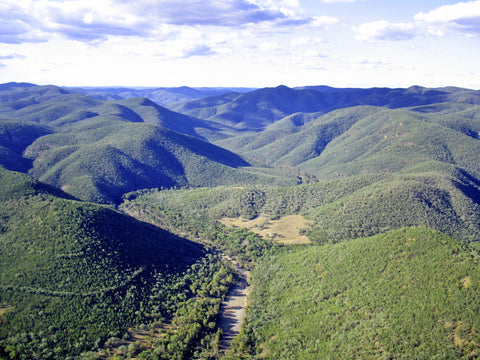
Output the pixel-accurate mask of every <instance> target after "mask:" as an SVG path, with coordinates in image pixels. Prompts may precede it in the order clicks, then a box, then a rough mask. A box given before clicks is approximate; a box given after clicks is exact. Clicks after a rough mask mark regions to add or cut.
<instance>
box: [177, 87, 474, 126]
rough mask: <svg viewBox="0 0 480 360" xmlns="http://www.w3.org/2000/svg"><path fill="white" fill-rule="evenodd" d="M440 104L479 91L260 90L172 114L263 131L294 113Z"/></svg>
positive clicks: (469, 100) (198, 102) (180, 106)
mask: <svg viewBox="0 0 480 360" xmlns="http://www.w3.org/2000/svg"><path fill="white" fill-rule="evenodd" d="M443 102H461V103H468V104H480V91H475V90H469V89H462V88H454V87H447V88H439V89H428V88H423V87H420V86H413V87H410V88H408V89H390V88H370V89H354V88H353V89H336V88H330V87H307V88H297V89H292V88H288V87H286V86H278V87H275V88H263V89H258V90H254V91H250V92H248V93H244V94H239V93H237V94H235V93H231V94H226V95H220V96H216V97H209V98H202V99H199V100H192V101H188V102H186V103H182V104H177V105H175V106H174V107H173V109H174V110H175V111H178V112H181V113H184V114H187V115H190V116H194V117H197V118H200V119H208V120H212V121H215V122H218V123H222V124H226V125H230V126H235V127H236V128H239V129H248V130H256V131H260V130H264V129H265V128H266V127H267V126H268V125H270V124H272V123H274V122H276V121H278V120H280V119H282V118H284V117H286V116H288V115H292V114H294V113H298V112H301V113H314V112H316V113H322V114H325V113H327V112H330V111H332V110H336V109H341V108H347V107H352V106H359V105H372V106H382V107H387V108H392V109H395V108H404V107H412V106H420V105H428V104H435V103H443Z"/></svg>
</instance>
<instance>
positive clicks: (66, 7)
mask: <svg viewBox="0 0 480 360" xmlns="http://www.w3.org/2000/svg"><path fill="white" fill-rule="evenodd" d="M299 6H300V5H299V3H298V0H281V1H272V0H201V1H200V0H184V1H182V2H178V0H3V1H2V3H1V4H0V42H3V43H14V44H16V43H21V42H31V41H39V40H44V41H46V40H48V39H49V38H50V37H51V36H53V35H60V36H64V37H67V38H70V39H74V40H78V41H82V42H93V41H98V40H105V39H107V38H108V37H112V36H142V37H144V36H158V34H159V32H160V33H161V31H159V28H160V27H161V26H163V25H165V24H168V25H172V26H213V27H242V26H249V25H253V24H265V23H268V24H271V26H273V27H295V26H302V25H305V24H309V23H312V24H315V23H318V22H319V21H320V22H321V21H323V22H325V21H327V20H328V19H326V18H325V19H323V18H320V19H317V18H313V17H309V16H302V15H301V14H300V13H299V11H297V10H298V9H299ZM329 21H330V22H332V20H331V19H330V20H329Z"/></svg>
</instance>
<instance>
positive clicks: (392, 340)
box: [232, 228, 480, 359]
mask: <svg viewBox="0 0 480 360" xmlns="http://www.w3.org/2000/svg"><path fill="white" fill-rule="evenodd" d="M479 269H480V268H479V255H478V254H477V253H476V252H472V251H471V250H470V249H468V248H467V247H466V246H465V245H464V244H462V243H460V242H458V241H456V240H454V239H451V238H448V237H446V236H444V235H442V234H440V233H437V232H434V231H431V230H428V229H424V228H409V229H400V230H397V231H393V232H390V233H387V234H383V235H380V236H376V237H372V238H366V239H357V240H353V241H351V242H348V243H343V244H337V245H328V246H323V247H308V248H303V249H298V250H294V251H288V252H285V253H283V254H277V255H273V256H271V257H269V258H267V259H264V261H263V262H262V263H260V264H259V265H258V266H257V267H256V268H255V270H254V272H253V274H252V288H253V291H252V295H251V297H250V301H249V303H250V305H249V308H248V312H247V323H246V327H245V330H244V334H243V337H242V339H240V341H238V342H237V348H238V349H239V350H240V353H243V352H247V351H250V354H252V353H253V354H255V356H254V358H261V359H292V358H296V359H328V358H332V359H337V358H342V359H358V358H373V359H377V358H378V359H380V358H392V359H432V358H437V359H468V358H475V357H478V355H479V353H480V348H479V345H478V344H479V341H480V332H479V331H478V329H479V325H480V323H479V321H480V313H479V308H478V306H477V304H478V301H479V292H478V290H479V284H480V282H479V280H480V272H479ZM250 356H251V355H250ZM239 357H240V355H239V354H237V356H233V357H232V358H239Z"/></svg>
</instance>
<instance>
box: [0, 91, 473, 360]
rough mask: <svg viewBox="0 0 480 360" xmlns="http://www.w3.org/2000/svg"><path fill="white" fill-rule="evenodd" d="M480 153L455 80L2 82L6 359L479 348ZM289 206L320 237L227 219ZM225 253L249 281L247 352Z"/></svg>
mask: <svg viewBox="0 0 480 360" xmlns="http://www.w3.org/2000/svg"><path fill="white" fill-rule="evenodd" d="M479 141H480V91H477V90H470V89H462V88H456V87H445V88H435V89H429V88H423V87H419V86H412V87H410V88H407V89H390V88H371V89H354V88H346V89H339V88H332V87H328V86H309V87H299V88H288V87H286V86H279V87H275V88H263V89H244V88H188V87H182V88H61V87H57V86H53V85H45V86H38V85H34V84H29V83H7V84H0V269H1V271H0V359H3V358H5V359H24V358H39V359H40V358H41V359H44V358H45V359H62V358H67V357H71V358H81V359H90V358H93V359H103V358H109V356H110V357H112V356H114V355H115V356H123V357H124V358H135V357H138V358H145V359H173V358H178V359H188V358H199V359H200V358H201V359H218V358H220V357H221V356H223V357H224V358H225V359H229V358H232V359H233V358H239V357H248V356H250V357H251V358H272V359H284V358H285V359H286V358H302V357H304V358H318V357H319V356H322V357H323V356H325V357H328V356H332V357H338V355H339V354H340V353H342V354H345V356H346V358H355V351H359V353H361V354H363V355H365V356H366V357H374V358H375V357H382V356H387V355H388V356H389V357H390V358H402V357H403V358H425V359H426V358H429V356H430V357H431V356H432V354H433V355H435V356H437V357H438V358H449V357H450V358H452V357H457V358H472V357H475V356H476V354H477V355H478V354H480V348H479V347H478V345H477V344H479V343H480V333H478V331H477V330H476V327H477V325H478V324H477V320H476V319H480V312H479V311H478V307H474V306H473V305H472V304H474V303H476V302H478V300H479V299H478V295H477V293H475V289H477V286H478V281H479V279H478V276H477V275H478V274H477V272H478V271H476V270H474V269H476V268H477V267H478V259H479V258H480V255H479V253H478V251H479V249H480V245H479V244H480V243H479V242H478V239H479V238H480V166H479V163H480V162H479V155H478V154H479V153H480V142H479ZM126 213H128V214H130V216H128V215H126ZM288 215H297V216H302V217H305V218H306V219H307V220H308V223H309V224H310V225H308V226H307V227H306V228H304V229H300V231H301V232H302V233H303V234H304V235H306V236H307V237H308V238H309V240H310V241H311V243H312V245H309V246H305V245H303V246H300V247H295V246H293V247H285V246H281V245H278V244H275V243H273V242H272V240H271V239H268V238H261V237H259V236H258V235H256V234H253V233H251V232H249V231H247V230H246V229H238V228H232V229H230V228H227V227H225V226H224V225H222V224H221V223H220V222H219V220H221V219H223V218H226V217H228V218H238V219H254V218H257V217H265V218H266V219H267V220H276V219H281V218H283V217H286V216H288ZM132 216H134V217H137V218H138V219H134V218H132ZM140 220H141V221H140ZM143 221H145V222H143ZM146 222H149V223H151V224H147V223H146ZM152 224H154V225H155V226H154V225H152ZM258 226H259V227H263V228H264V227H268V224H267V222H265V224H261V225H258ZM167 229H168V230H167ZM297 231H298V229H297ZM370 236H373V237H370ZM449 236H450V237H451V238H450V237H449ZM367 237H369V238H367ZM219 251H222V252H225V253H227V254H228V255H229V256H231V257H233V258H235V259H237V261H238V262H239V263H241V264H242V265H244V266H246V267H247V268H249V269H253V274H252V279H253V280H252V281H253V283H254V284H256V285H255V288H254V290H253V291H254V292H253V294H252V298H251V300H249V301H250V304H251V305H250V306H251V309H250V310H249V312H248V313H247V323H246V326H245V328H244V331H243V332H242V333H241V335H240V336H239V338H238V341H237V342H236V343H235V344H236V345H235V344H234V346H233V350H232V351H233V352H232V353H222V352H221V351H220V350H219V349H218V339H219V337H220V336H221V331H219V329H218V328H217V325H216V322H217V317H218V312H219V311H221V310H220V303H221V302H222V299H223V297H224V296H225V294H226V292H227V290H228V287H229V286H230V285H231V284H232V283H233V282H234V281H235V276H234V273H233V269H232V267H231V266H230V265H228V264H227V263H225V260H222V258H221V256H220V255H219V254H218V252H219ZM359 254H363V255H361V256H363V257H362V259H361V260H362V261H358V260H359V256H360V255H359ZM385 259H389V260H388V261H387V262H385V261H386V260H385ZM394 263H395V264H397V265H398V266H397V268H394V267H393V265H392V264H394ZM460 263H461V264H462V266H460V267H458V269H457V270H458V271H457V270H455V271H453V272H451V273H450V272H449V270H448V268H449V267H453V266H454V265H455V264H457V265H458V264H460ZM355 264H356V265H355ZM385 264H386V265H385ZM421 264H423V265H421ZM448 264H450V265H448ZM370 265H371V266H370ZM412 266H414V267H415V268H412ZM455 266H456V265H455ZM337 268H342V269H345V270H346V271H347V270H348V271H349V272H348V274H350V275H348V276H346V277H345V278H344V277H341V276H339V275H338V274H337V273H338V271H339V270H338V269H337ZM302 269H303V270H302ZM335 269H337V270H335ZM359 269H360V270H359ZM368 269H370V270H368ZM395 269H397V270H398V271H396V270H395ZM367 270H368V271H370V272H368V271H367ZM436 272H438V273H442V274H443V273H445V274H446V273H448V274H449V275H448V276H447V277H445V278H444V279H443V278H441V276H440V277H439V278H437V277H435V278H432V277H431V274H432V273H436ZM288 274H294V276H293V277H292V278H291V279H290V280H291V281H290V280H288V279H289V275H288ZM387 277H388V279H389V281H384V279H386V278H387ZM413 278H415V279H414V280H415V281H413V280H412V281H411V282H408V279H413ZM347 280H348V281H347ZM289 281H290V282H289ZM422 282H423V283H428V284H429V285H428V286H430V287H429V289H430V288H431V289H434V288H439V289H444V290H441V291H437V290H435V291H433V290H432V291H430V293H431V294H434V295H432V296H433V298H434V299H433V298H432V299H433V300H432V301H433V302H434V303H435V304H438V306H437V308H436V309H435V308H430V307H428V306H427V307H426V305H425V304H423V305H422V304H420V305H419V307H415V306H413V305H411V301H412V297H413V296H427V295H426V293H424V292H421V291H420V290H417V288H418V287H419V286H420V285H419V284H422ZM282 284H289V285H288V286H287V287H286V285H285V286H284V285H282ZM409 284H410V285H411V286H412V287H413V288H409ZM290 286H294V287H295V288H296V289H297V290H296V292H292V291H289V290H288V287H290ZM395 286H396V287H395ZM376 288H378V289H382V291H383V292H384V293H388V294H393V295H394V296H395V297H399V299H400V300H399V301H391V302H389V303H388V307H385V308H382V307H381V306H380V305H379V303H378V302H377V301H376V300H375V299H378V298H379V296H380V295H379V294H378V293H376V292H375V289H376ZM367 290H368V294H367V293H365V291H367ZM442 291H444V293H442ZM298 294H303V295H302V297H301V299H300V298H299V297H298V296H297V295H298ZM369 294H373V295H371V296H370V295H369ZM445 294H449V295H445ZM393 295H392V296H393ZM428 296H430V295H428ZM353 300H355V301H353ZM389 301H390V300H389ZM455 304H457V305H455ZM417 305H418V304H417ZM421 305H422V306H423V307H422V306H421ZM284 308H285V309H288V311H282V309H284ZM407 308H408V309H409V310H408V312H405V311H406V310H405V309H407ZM427 308H428V309H427ZM62 309H67V310H68V311H67V312H66V313H65V314H64V315H62ZM325 309H329V311H330V312H329V311H327V310H325ZM358 309H361V313H360V312H356V311H357V310H358ZM386 309H388V310H386ZM425 309H426V310H425ZM358 311H360V310H358ZM382 311H384V312H385V313H382ZM432 312H433V313H435V314H436V315H435V316H436V317H435V319H436V320H435V321H434V323H431V322H429V320H427V318H428V314H430V313H432ZM380 313H381V316H380V315H378V316H377V315H375V314H380ZM400 313H406V314H408V322H409V323H408V324H407V325H408V326H403V325H401V324H400V325H399V321H400V320H399V319H400V318H401V317H399V316H398V314H400ZM427 313H428V314H427ZM332 314H337V315H332ZM426 314H427V315H426ZM307 315H308V316H310V315H311V316H313V318H315V319H318V321H320V322H322V321H323V320H322V319H325V322H323V323H322V329H323V330H322V335H321V339H322V340H321V343H319V342H315V339H313V338H311V336H309V335H308V336H307V334H310V333H311V332H312V331H315V330H312V329H315V326H313V325H312V323H311V322H310V321H309V320H308V316H307ZM379 316H380V317H381V318H380V317H379ZM415 319H420V320H418V321H419V323H418V324H416V325H417V326H411V325H412V324H411V323H412V322H415V321H416V320H415ZM468 319H470V320H471V321H470V320H468ZM278 324H283V325H285V326H284V327H282V329H283V328H284V329H289V330H288V331H287V330H285V332H284V331H283V330H281V329H280V328H278V326H277V325H278ZM295 324H297V325H298V326H296V325H295ZM312 326H313V327H312ZM65 329H69V330H68V331H65ZM279 329H280V330H279ZM295 329H297V330H298V329H304V330H305V334H304V335H305V337H304V339H305V341H304V342H303V343H304V344H305V346H302V340H301V337H302V336H301V334H302V331H303V330H302V331H300V330H298V331H297V330H295ZM332 329H336V330H335V332H333V330H332ZM386 329H397V330H398V331H399V332H402V334H404V336H402V337H403V340H402V341H400V340H398V339H397V337H398V336H397V335H398V334H395V333H394V332H393V331H387V330H386ZM415 329H416V330H415ZM428 329H435V330H434V332H433V333H432V334H433V335H431V336H430V335H428V336H427V335H425V334H426V332H428V331H429V330H428ZM138 334H143V335H138ZM146 334H150V335H148V336H150V337H149V338H148V340H144V341H140V340H139V342H138V343H137V345H135V346H134V345H133V344H134V343H135V341H134V340H132V339H139V338H140V339H145V337H146V336H147V335H146ZM275 334H276V335H275ZM328 334H330V335H328ZM422 334H423V335H422ZM142 336H144V337H143V338H142ZM333 336H336V337H339V338H341V339H343V340H342V344H340V343H339V342H336V341H334V339H333V338H332V337H333ZM372 336H373V337H374V338H375V339H376V340H375V341H376V343H374V344H373V345H372V344H368V342H369V339H370V338H372ZM319 338H320V335H319V337H317V339H319ZM349 339H354V340H352V341H354V342H350V343H349V341H350V340H349ZM377 343H378V344H377ZM412 343H415V344H416V345H415V346H413V345H411V344H412ZM130 345H132V346H130ZM334 349H341V350H338V352H337V351H334ZM354 349H357V350H354ZM442 349H444V350H442ZM127 354H128V355H127ZM320 354H321V355H320ZM382 354H383V355H382ZM310 355H311V356H310ZM363 355H362V356H363ZM229 356H230V357H229Z"/></svg>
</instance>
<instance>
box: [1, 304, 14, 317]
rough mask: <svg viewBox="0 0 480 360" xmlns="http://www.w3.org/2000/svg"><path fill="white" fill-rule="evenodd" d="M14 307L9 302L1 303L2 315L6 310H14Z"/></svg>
mask: <svg viewBox="0 0 480 360" xmlns="http://www.w3.org/2000/svg"><path fill="white" fill-rule="evenodd" d="M12 310H13V308H12V307H11V306H10V305H7V304H0V316H3V315H4V314H5V313H6V312H8V311H12Z"/></svg>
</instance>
